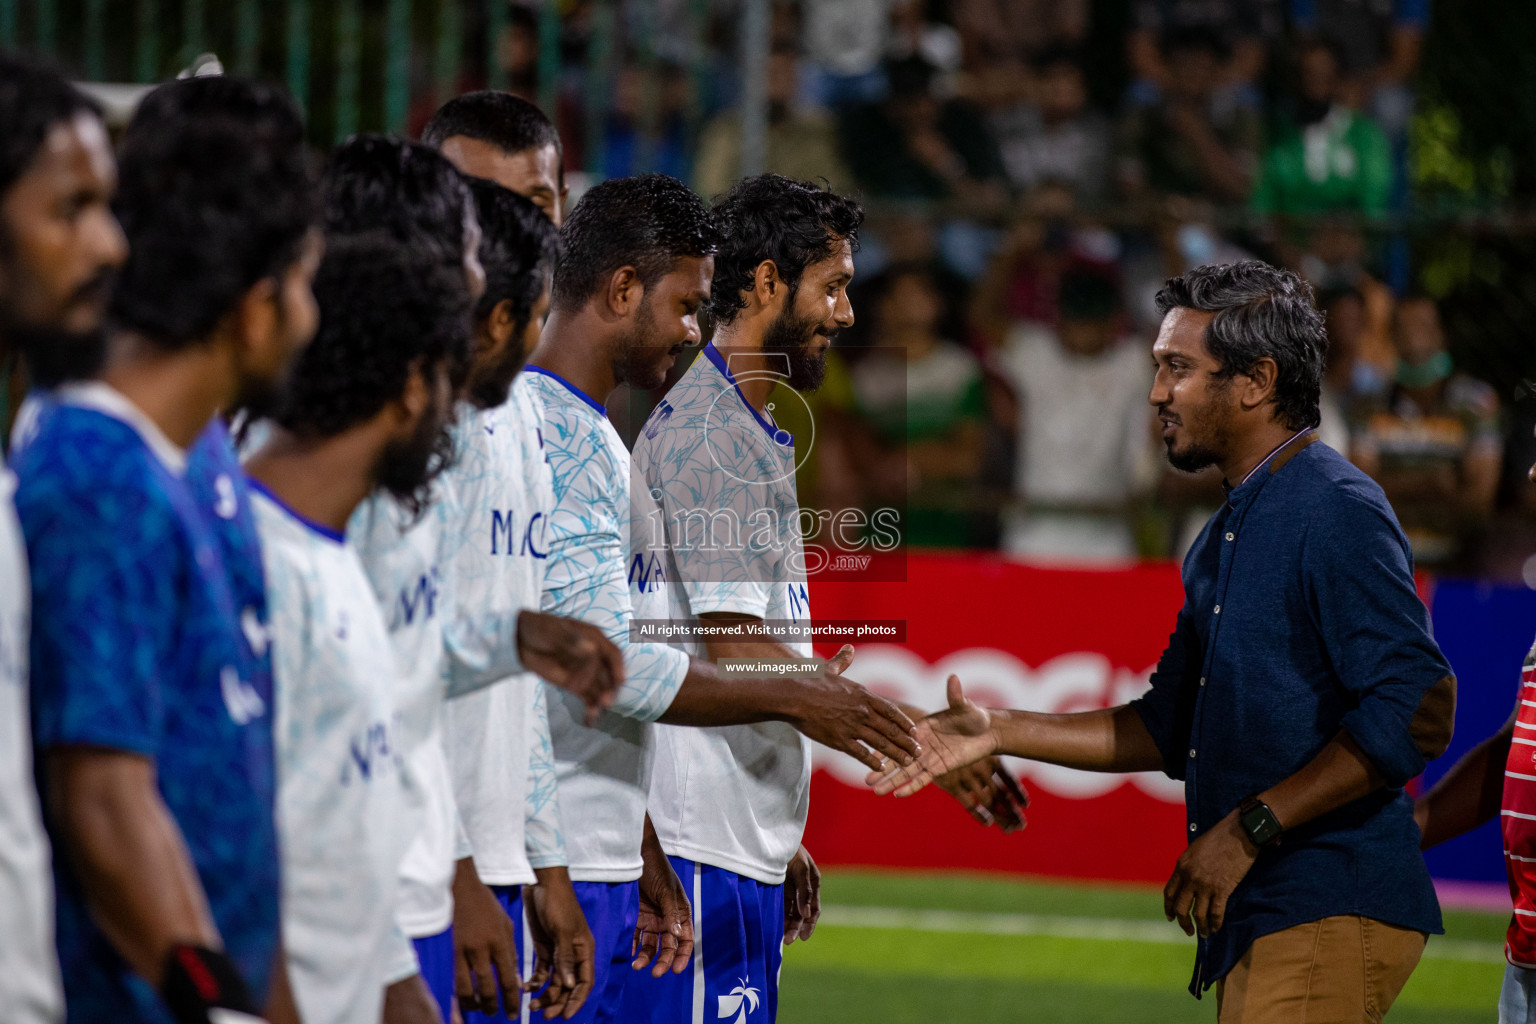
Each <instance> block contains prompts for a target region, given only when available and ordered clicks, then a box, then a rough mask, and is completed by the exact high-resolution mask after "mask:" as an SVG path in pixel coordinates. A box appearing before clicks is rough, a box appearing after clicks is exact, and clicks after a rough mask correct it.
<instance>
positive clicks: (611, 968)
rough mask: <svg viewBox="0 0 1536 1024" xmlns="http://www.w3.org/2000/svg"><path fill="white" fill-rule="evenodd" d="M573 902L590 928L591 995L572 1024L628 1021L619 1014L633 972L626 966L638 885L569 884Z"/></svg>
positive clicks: (636, 914)
mask: <svg viewBox="0 0 1536 1024" xmlns="http://www.w3.org/2000/svg"><path fill="white" fill-rule="evenodd" d="M571 886H572V888H574V889H575V890H576V900H577V902H579V903H580V904H581V912H582V913H583V914H585V915H586V916H587V927H588V928H590V929H592V941H593V951H594V952H593V956H592V994H591V995H590V996H588V997H587V1001H586V1002H585V1003H583V1004H582V1006H581V1009H580V1010H578V1011H577V1013H576V1016H574V1017H572V1018H571V1022H572V1024H577V1022H581V1024H585V1022H587V1021H592V1022H594V1024H607V1022H609V1021H629V1020H632V1019H633V1018H631V1017H628V1016H626V1015H625V1014H624V1013H623V1012H622V1011H623V1000H624V990H625V988H627V987H628V985H629V984H630V983H631V976H632V975H634V974H636V973H637V972H636V971H635V969H634V968H633V967H631V966H630V963H631V961H632V960H633V959H634V958H633V957H632V956H631V955H630V948H631V947H632V946H633V945H634V941H635V922H636V920H637V919H638V918H639V917H640V882H639V881H638V880H636V881H633V882H573V883H571Z"/></svg>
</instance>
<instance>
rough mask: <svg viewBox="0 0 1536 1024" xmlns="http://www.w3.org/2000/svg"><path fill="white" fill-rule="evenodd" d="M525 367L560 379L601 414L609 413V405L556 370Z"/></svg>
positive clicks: (573, 392) (566, 387)
mask: <svg viewBox="0 0 1536 1024" xmlns="http://www.w3.org/2000/svg"><path fill="white" fill-rule="evenodd" d="M523 369H524V370H525V371H526V372H528V373H542V374H543V375H544V376H546V377H549V378H551V379H553V380H557V381H559V382H560V383H561V384H563V385H564V386H565V389H566V390H567V391H569V392H570V393H571V394H573V395H575V396H576V397H577V398H579V399H581V400H582V401H583V402H586V403H587V404H588V405H590V406H591V407H592V408H594V409H596V410H597V413H598V415H599V416H607V415H608V408H607V406H605V405H603V403H602V402H599V401H598V400H597V399H595V398H593V397H592V396H591V395H589V394H587V393H586V392H585V391H583V390H581V388H579V387H577V386H576V385H575V384H572V383H571V382H570V381H568V380H566V379H565V378H564V377H562V376H560V375H559V374H558V373H556V372H555V371H553V370H546V369H544V367H542V366H533V365H528V366H524V367H523Z"/></svg>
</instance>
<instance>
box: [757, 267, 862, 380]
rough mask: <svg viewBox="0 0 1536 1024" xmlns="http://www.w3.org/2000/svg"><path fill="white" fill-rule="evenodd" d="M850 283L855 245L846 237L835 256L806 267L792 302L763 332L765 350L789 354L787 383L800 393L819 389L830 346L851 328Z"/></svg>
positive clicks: (823, 377)
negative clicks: (845, 330)
mask: <svg viewBox="0 0 1536 1024" xmlns="http://www.w3.org/2000/svg"><path fill="white" fill-rule="evenodd" d="M852 281H853V246H852V244H851V243H850V242H849V241H848V240H847V239H846V238H845V239H843V240H842V241H841V242H840V243H839V244H838V245H837V247H836V248H834V249H833V251H832V255H831V256H829V257H827V258H826V259H824V260H821V261H819V262H817V263H812V264H811V265H810V266H808V267H806V268H805V271H804V272H803V273H802V274H801V275H800V281H799V283H798V285H797V286H796V287H795V289H794V291H793V292H792V301H790V302H788V303H786V305H785V306H784V309H783V311H782V312H780V313H779V315H778V316H777V317H776V318H775V319H774V321H773V323H772V324H770V325H769V326H768V330H767V332H766V333H765V334H764V335H763V351H764V352H783V353H785V354H786V355H788V357H789V386H790V387H792V388H794V389H795V390H796V391H801V392H812V391H815V390H816V389H817V388H819V387H821V383H822V381H823V380H825V379H826V375H827V350H828V349H830V348H831V347H832V342H833V339H835V338H836V337H837V333H838V332H839V331H841V330H844V329H846V328H849V327H852V326H853V303H851V302H850V301H849V300H848V285H849V284H850V283H852Z"/></svg>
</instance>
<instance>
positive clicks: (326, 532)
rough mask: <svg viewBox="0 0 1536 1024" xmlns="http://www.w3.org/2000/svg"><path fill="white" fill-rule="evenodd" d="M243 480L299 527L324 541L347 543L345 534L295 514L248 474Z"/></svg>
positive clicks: (285, 503) (280, 499)
mask: <svg viewBox="0 0 1536 1024" xmlns="http://www.w3.org/2000/svg"><path fill="white" fill-rule="evenodd" d="M245 479H246V482H248V483H249V484H250V485H251V489H252V490H254V491H255V492H256V493H257V494H260V495H262V496H264V497H265V498H266V499H267V500H268V501H270V502H271V503H272V504H274V505H276V506H277V507H278V508H280V509H282V510H283V511H284V512H286V513H288V514H289V515H290V516H292V517H293V518H294V519H295V520H296V521H297V522H298V524H299V525H300V526H302V527H304V528H305V529H308V530H311V531H313V532H315V533H318V534H319V535H320V536H322V537H324V538H325V539H326V540H330V541H335V542H336V543H337V544H345V543H346V542H347V535H346V534H345V533H342V532H341V531H340V530H333V529H331V528H330V527H329V526H326V525H325V524H323V523H317V522H315V521H314V520H313V519H310V518H309V517H308V516H303V515H300V514H299V513H298V512H295V511H294V509H293V506H292V505H290V504H288V503H287V502H286V501H284V500H283V499H282V498H279V497H278V496H277V495H275V494H273V493H272V492H271V491H270V490H268V489H267V485H266V484H264V483H262V482H261V481H260V480H257V479H256V478H255V477H253V476H251V475H250V474H249V473H247V474H246V475H245Z"/></svg>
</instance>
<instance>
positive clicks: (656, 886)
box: [629, 857, 693, 978]
mask: <svg viewBox="0 0 1536 1024" xmlns="http://www.w3.org/2000/svg"><path fill="white" fill-rule="evenodd" d="M629 954H630V956H632V957H634V958H635V959H634V961H633V962H632V963H631V964H630V966H631V967H633V968H634V969H635V970H637V971H643V970H645V968H646V966H647V965H650V968H651V977H653V978H660V977H661V976H663V975H664V974H666V973H667V972H668V971H671V972H672V973H673V974H682V973H683V971H684V970H686V969H687V967H688V961H689V960H691V959H693V908H692V907H691V906H690V905H689V903H688V894H687V893H686V892H684V891H683V883H682V882H680V881H679V880H678V877H677V872H676V871H673V870H672V865H671V864H669V863H667V861H666V859H665V857H663V858H661V859H660V860H659V861H652V860H650V859H647V860H646V862H645V870H644V871H643V873H642V874H641V875H640V916H639V917H638V918H637V919H636V921H635V937H634V940H633V941H632V942H631V943H630V946H629Z"/></svg>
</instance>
